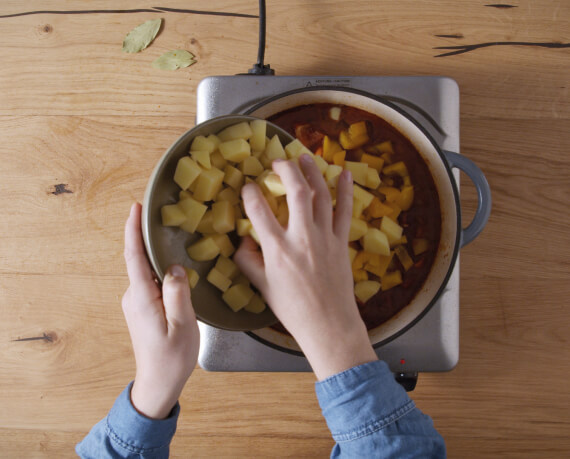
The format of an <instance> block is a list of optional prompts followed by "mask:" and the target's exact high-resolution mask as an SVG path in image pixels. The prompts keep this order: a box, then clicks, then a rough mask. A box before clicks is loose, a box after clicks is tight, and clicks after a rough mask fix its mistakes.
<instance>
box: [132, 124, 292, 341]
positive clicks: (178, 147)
mask: <svg viewBox="0 0 570 459" xmlns="http://www.w3.org/2000/svg"><path fill="white" fill-rule="evenodd" d="M254 119H257V118H255V117H252V116H246V115H228V116H221V117H218V118H213V119H211V120H208V121H205V122H204V123H201V124H199V125H197V126H196V127H194V128H192V129H190V130H189V131H187V132H186V133H184V134H183V135H182V136H181V137H180V138H179V139H178V140H177V141H176V142H174V144H173V145H172V146H171V147H170V148H169V149H168V150H167V151H166V153H165V154H164V155H163V156H162V158H161V159H160V161H159V162H158V164H157V165H156V167H155V168H154V171H153V172H152V174H151V176H150V180H149V182H148V185H147V187H146V191H145V196H144V201H143V209H142V232H143V238H144V243H145V247H146V251H147V254H148V258H149V260H150V262H151V264H152V267H153V269H154V271H155V272H156V274H157V276H158V277H159V279H160V280H161V281H162V280H163V278H164V274H165V273H166V270H167V269H168V267H169V266H170V265H172V264H180V265H183V266H187V267H189V268H193V269H195V270H196V271H198V274H200V282H198V285H197V286H196V287H195V288H194V289H192V304H193V306H194V310H195V311H196V316H197V317H198V319H199V320H201V321H202V322H205V323H207V324H209V325H212V326H214V327H218V328H223V329H226V330H241V331H250V330H257V329H260V328H265V327H268V326H270V325H273V324H275V323H276V322H277V319H276V318H275V316H274V315H273V313H272V312H271V310H270V309H269V308H267V309H266V310H265V311H263V312H262V313H260V314H254V313H251V312H247V311H244V310H241V311H238V312H233V311H232V310H231V309H230V308H229V307H228V306H227V305H226V304H225V303H224V301H223V300H222V292H220V290H218V289H217V288H216V287H214V286H213V285H212V284H210V283H209V282H208V281H206V276H207V274H208V272H209V271H210V269H211V268H212V266H213V265H214V263H215V261H209V262H195V261H193V260H192V259H190V257H189V256H188V254H187V253H186V247H188V246H189V245H190V244H191V243H192V242H194V241H195V240H197V239H199V237H200V236H199V235H198V234H197V233H195V234H189V233H187V232H185V231H182V230H181V229H179V228H173V227H164V226H162V224H161V214H160V208H161V207H162V206H163V205H165V204H172V203H174V202H176V201H178V193H179V192H180V188H179V187H178V185H176V183H174V180H173V177H174V171H175V170H176V164H177V163H178V160H179V159H180V158H181V157H183V156H184V155H187V154H188V151H189V150H190V144H191V143H192V140H193V139H194V137H196V136H199V135H204V136H207V135H209V134H216V133H218V132H219V131H221V130H222V129H224V128H225V127H228V126H231V125H233V124H237V123H240V122H242V121H251V120H254ZM275 134H277V135H278V136H279V138H280V139H281V142H282V143H283V144H284V145H285V144H287V143H289V142H291V141H292V140H293V137H292V136H291V135H289V134H288V133H287V132H285V131H284V130H283V129H281V128H279V127H278V126H276V125H274V124H272V123H269V122H268V123H267V135H268V136H269V137H273V135H275ZM230 237H232V236H230ZM232 239H233V241H232V242H234V245H236V247H237V244H238V243H239V241H238V238H237V236H236V238H233V237H232Z"/></svg>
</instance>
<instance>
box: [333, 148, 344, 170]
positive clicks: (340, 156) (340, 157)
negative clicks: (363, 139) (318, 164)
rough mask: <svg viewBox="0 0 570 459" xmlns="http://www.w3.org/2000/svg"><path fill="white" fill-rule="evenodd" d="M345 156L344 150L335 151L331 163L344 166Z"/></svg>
mask: <svg viewBox="0 0 570 459" xmlns="http://www.w3.org/2000/svg"><path fill="white" fill-rule="evenodd" d="M345 158H346V151H345V150H342V151H339V152H338V153H335V154H334V155H333V164H336V165H337V166H340V167H344V166H345V162H346V161H345V160H344V159H345Z"/></svg>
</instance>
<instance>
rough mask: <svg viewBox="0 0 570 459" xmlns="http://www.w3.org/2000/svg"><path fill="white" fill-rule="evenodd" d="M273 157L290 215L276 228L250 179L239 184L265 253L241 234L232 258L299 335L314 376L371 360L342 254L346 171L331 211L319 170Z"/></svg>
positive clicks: (348, 187) (348, 205) (348, 208)
mask: <svg viewBox="0 0 570 459" xmlns="http://www.w3.org/2000/svg"><path fill="white" fill-rule="evenodd" d="M299 163H300V166H301V169H300V168H299V167H297V165H296V164H295V163H293V162H292V161H274V162H273V170H274V171H275V173H277V174H278V175H279V176H280V178H281V180H282V182H283V184H284V185H285V189H286V190H287V205H288V207H289V222H288V225H287V228H282V227H281V225H280V224H279V223H278V222H277V220H276V218H275V216H274V215H273V213H272V212H271V209H270V208H269V205H268V204H267V202H266V200H265V198H264V197H263V194H262V193H261V191H260V189H259V188H258V187H257V185H255V184H250V185H246V186H244V187H243V189H242V196H243V200H244V205H245V210H246V213H247V215H248V217H249V219H250V220H251V222H252V224H253V227H254V228H255V230H256V232H257V234H258V235H259V240H260V243H261V248H262V250H263V254H262V253H261V252H260V251H259V247H258V246H257V244H256V243H255V242H254V241H253V239H251V238H244V239H243V241H242V244H241V246H240V248H239V250H238V251H237V252H236V254H235V255H234V260H235V261H236V263H237V264H238V266H239V267H240V269H241V270H242V271H243V272H244V273H245V274H246V275H247V276H248V277H249V279H250V280H251V281H252V283H253V284H254V285H255V286H256V287H257V288H258V289H259V290H260V291H261V293H262V294H263V296H264V298H265V300H266V301H267V302H268V303H269V305H270V307H271V309H272V310H273V312H274V313H275V315H276V316H277V317H278V318H279V320H280V321H281V322H282V324H283V325H284V326H285V327H286V328H287V330H289V332H290V333H291V334H292V335H293V337H294V338H295V339H296V340H297V343H298V344H299V346H301V349H302V350H303V352H304V353H305V356H306V357H307V359H308V360H309V362H310V364H311V366H312V367H313V370H314V372H315V374H316V376H317V378H318V379H319V380H322V379H324V378H326V377H328V376H331V375H333V374H335V373H338V372H340V371H343V370H346V369H348V368H351V367H353V366H356V365H359V364H362V363H366V362H371V361H373V360H377V356H376V354H375V352H374V350H373V349H372V346H371V345H370V341H369V338H368V333H367V331H366V327H365V325H364V323H363V321H362V319H361V317H360V314H359V312H358V307H357V306H356V301H355V299H354V290H353V280H352V272H351V268H350V261H349V256H348V242H347V241H348V232H349V228H350V220H351V215H352V178H351V175H350V173H349V172H348V171H344V172H343V173H342V174H341V176H340V178H339V182H338V192H337V203H336V210H335V212H334V215H333V209H332V201H331V196H330V193H329V191H328V188H327V185H326V183H325V181H324V179H323V176H322V174H321V172H320V171H319V169H318V168H317V166H316V164H315V163H314V161H313V160H312V159H311V158H310V156H308V155H303V156H301V158H300V161H299Z"/></svg>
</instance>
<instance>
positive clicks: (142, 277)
mask: <svg viewBox="0 0 570 459" xmlns="http://www.w3.org/2000/svg"><path fill="white" fill-rule="evenodd" d="M125 262H126V263H127V273H128V275H129V281H130V283H131V285H132V286H133V287H134V288H135V289H137V290H141V291H143V293H146V294H149V295H153V296H156V295H157V293H158V294H160V292H159V291H158V287H157V285H156V283H155V282H154V278H153V273H152V269H151V267H150V264H149V262H148V259H147V257H146V251H145V248H144V242H143V238H142V233H141V205H140V204H139V203H135V204H133V205H132V206H131V213H130V215H129V218H128V220H127V223H126V225H125Z"/></svg>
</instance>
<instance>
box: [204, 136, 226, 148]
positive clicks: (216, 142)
mask: <svg viewBox="0 0 570 459" xmlns="http://www.w3.org/2000/svg"><path fill="white" fill-rule="evenodd" d="M206 138H207V139H208V140H209V141H210V142H212V143H213V144H214V150H216V149H217V148H218V146H219V145H220V144H221V143H222V141H221V140H220V138H219V137H218V136H217V135H216V134H210V135H209V136H208V137H206Z"/></svg>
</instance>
